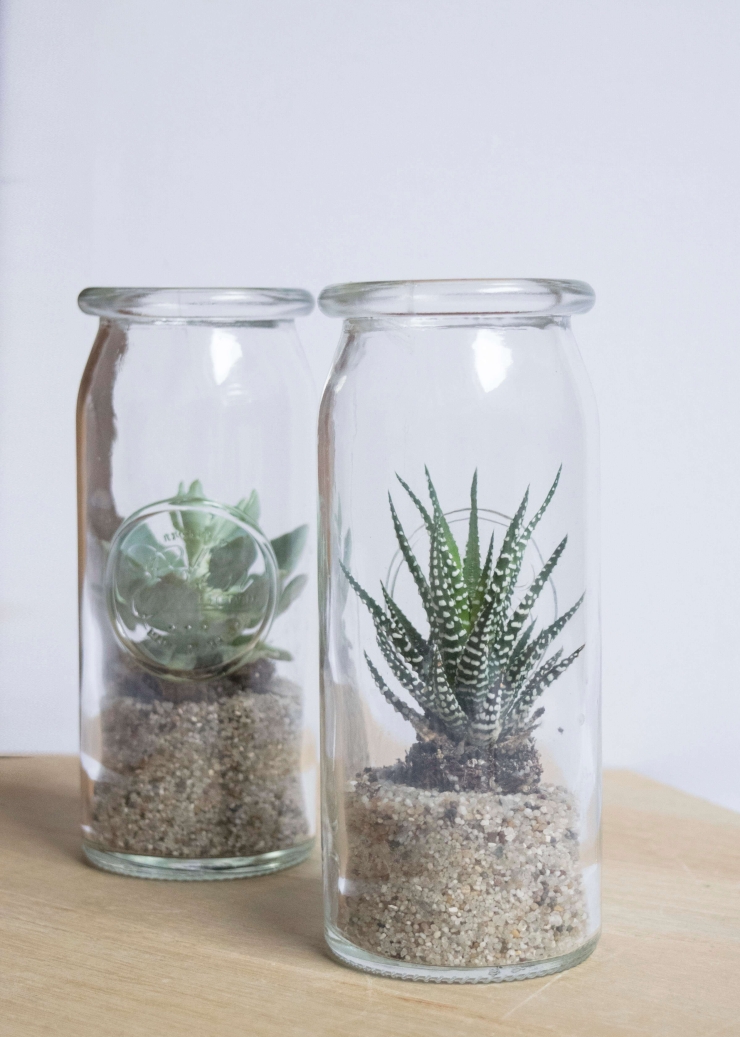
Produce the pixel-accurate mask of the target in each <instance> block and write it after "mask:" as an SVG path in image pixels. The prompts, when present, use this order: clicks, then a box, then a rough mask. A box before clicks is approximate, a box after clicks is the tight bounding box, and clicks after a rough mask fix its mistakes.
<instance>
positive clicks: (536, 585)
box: [506, 536, 568, 651]
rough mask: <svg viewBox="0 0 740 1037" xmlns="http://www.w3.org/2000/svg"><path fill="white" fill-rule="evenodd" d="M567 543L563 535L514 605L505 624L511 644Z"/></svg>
mask: <svg viewBox="0 0 740 1037" xmlns="http://www.w3.org/2000/svg"><path fill="white" fill-rule="evenodd" d="M567 543H568V538H567V536H566V537H563V539H562V540H561V541H560V543H559V544H558V546H557V547H556V548H555V550H554V551H553V553H552V554H551V555H550V557H549V558H548V559H547V561H546V562H545V564H544V565H543V566H542V568H541V569H540V571H539V573H538V574H537V576H535V578H534V580H533V581H532V583H531V584H530V587H529V589H528V591H527V593H526V594H525V595H524V597H523V598H522V600H521V601H520V602H519V604H518V606H517V607H516V609H515V611H514V614H513V615H512V617H511V619H510V620H509V622H508V623H507V624H506V634H507V640H509V637H508V635H511V634H513V635H514V637H513V638H512V646H513V644H514V643H515V641H516V638H517V637H518V636H519V632H520V630H521V628H522V627H523V626H524V624H525V623H526V622H527V620H528V619H529V614H530V612H531V611H532V609H533V608H534V605H535V602H536V601H537V598H538V597H539V596H540V594H541V593H542V589H543V587H544V586H545V584H546V583H547V581H548V580H549V579H550V577H551V576H552V572H553V569H554V568H555V566H556V565H557V564H558V562H559V560H560V556H561V555H562V553H563V551H564V550H565V547H566V544H567ZM512 651H513V647H512Z"/></svg>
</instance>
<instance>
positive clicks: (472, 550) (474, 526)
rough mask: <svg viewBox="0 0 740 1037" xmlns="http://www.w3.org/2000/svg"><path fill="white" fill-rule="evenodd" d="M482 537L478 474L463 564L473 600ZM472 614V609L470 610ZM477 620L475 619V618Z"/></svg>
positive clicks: (472, 497) (478, 574)
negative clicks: (479, 518) (479, 525)
mask: <svg viewBox="0 0 740 1037" xmlns="http://www.w3.org/2000/svg"><path fill="white" fill-rule="evenodd" d="M480 573H481V570H480V537H479V533H478V472H477V471H476V472H475V474H474V475H473V482H472V484H471V487H470V520H469V522H468V543H467V546H466V548H465V561H464V562H463V575H464V576H465V583H466V584H467V587H468V597H469V598H470V599H471V602H472V598H473V595H474V594H475V592H476V589H477V587H478V581H479V580H480ZM470 611H471V612H472V608H471V610H470ZM473 618H475V617H473Z"/></svg>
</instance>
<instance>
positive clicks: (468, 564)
mask: <svg viewBox="0 0 740 1037" xmlns="http://www.w3.org/2000/svg"><path fill="white" fill-rule="evenodd" d="M426 476H427V484H428V489H429V497H430V500H431V505H432V507H431V510H430V509H427V508H426V507H425V506H424V504H423V503H422V502H421V500H419V498H418V497H417V496H416V494H414V492H413V491H412V490H411V488H410V487H409V486H408V485H407V484H406V483H405V482H404V481H403V479H401V477H400V476H398V480H399V482H400V483H401V486H402V487H403V488H404V490H405V491H406V493H407V494H408V495H409V497H410V498H411V500H412V501H413V503H414V504H415V506H416V507H417V508H418V510H419V512H420V514H421V517H422V519H423V521H424V525H425V526H426V530H427V533H428V535H429V538H430V542H431V547H430V557H429V576H428V577H427V576H425V575H424V572H423V571H422V568H421V566H420V564H419V562H418V560H417V558H416V556H415V555H414V553H413V551H412V549H411V546H410V543H409V540H408V538H407V536H406V533H405V532H404V529H403V527H402V525H401V522H400V520H399V518H398V514H397V512H396V509H395V506H394V504H393V499H392V498H391V496H390V494H389V502H390V510H391V517H392V520H393V526H394V529H395V533H396V538H397V540H398V546H399V548H400V550H401V554H402V556H403V558H404V560H405V562H406V565H407V566H408V568H409V571H410V573H411V575H412V577H413V579H414V582H415V584H416V587H417V590H418V592H419V595H420V596H421V600H422V603H423V606H424V611H425V612H426V616H427V619H428V622H429V635H428V637H424V636H423V635H422V634H421V633H420V632H419V631H418V630H416V628H415V627H414V626H413V624H412V623H411V622H410V621H409V619H408V618H407V617H406V615H405V614H404V613H403V612H402V611H401V609H400V607H399V606H398V604H397V603H396V601H395V600H394V599H393V597H392V596H391V594H390V593H389V591H388V589H387V588H386V587H385V586H384V585H383V584H381V589H382V595H383V606H382V607H381V605H380V604H378V602H377V601H375V600H374V599H373V598H372V597H371V596H370V595H369V594H368V593H367V592H366V591H365V590H364V589H363V588H362V587H361V586H360V584H359V583H358V582H357V580H356V579H355V578H354V576H353V575H352V574H351V572H350V571H349V569H348V568H347V566H346V565H345V564H344V563H340V565H341V568H342V570H343V572H344V574H345V576H346V577H347V580H348V581H349V583H350V584H351V586H352V587H353V588H354V590H355V591H356V593H357V594H358V596H359V598H360V599H361V601H362V602H363V604H364V605H365V606H366V607H367V609H368V610H369V612H370V614H371V616H372V618H373V622H374V624H375V634H376V638H377V643H378V648H379V649H380V652H381V653H382V655H383V658H384V659H385V661H386V663H387V664H388V667H389V669H390V670H391V672H392V673H393V675H394V677H395V678H396V680H397V681H398V682H399V684H400V685H401V686H402V687H403V688H404V689H405V690H406V691H407V692H408V693H409V694H410V695H411V697H412V698H413V699H414V700H415V702H416V703H417V704H418V706H419V707H420V709H421V712H419V711H418V710H416V709H414V708H412V707H411V706H409V705H408V704H407V703H406V702H405V701H403V700H402V699H401V698H399V697H398V695H396V694H395V693H394V692H393V691H392V690H391V688H390V687H389V686H388V684H387V683H386V681H385V680H384V679H383V677H382V676H381V674H380V672H379V670H378V669H377V667H376V666H375V664H374V663H373V661H372V660H371V659H370V657H369V656H368V655H367V653H365V658H366V660H367V665H368V667H369V668H370V672H371V673H372V676H373V679H374V681H375V683H376V685H377V686H378V688H379V690H380V691H381V692H382V694H383V695H384V697H385V698H386V699H387V701H388V702H389V703H390V704H391V705H392V706H393V707H394V709H396V710H397V711H398V712H399V713H400V714H401V715H402V716H403V717H404V718H405V719H406V720H408V721H409V722H410V723H411V724H412V725H413V727H414V728H415V730H416V732H417V734H418V736H419V739H420V740H421V741H422V742H424V741H426V742H429V741H432V740H434V739H439V736H440V735H441V736H443V737H444V736H446V738H447V739H449V740H450V741H451V742H453V743H456V744H458V745H460V744H462V745H463V746H464V745H468V746H472V747H488V748H489V749H491V748H493V747H494V746H496V745H497V744H499V743H501V742H503V741H504V740H506V739H508V740H509V741H511V739H512V736H514V737H515V736H517V735H521V734H523V733H527V732H530V731H531V728H532V725H533V723H534V720H535V719H536V717H537V716H538V715H539V712H541V711H537V712H536V713H535V715H534V717H533V716H532V715H531V712H532V706H533V704H534V702H535V701H536V700H537V698H538V697H539V696H540V695H541V694H542V692H543V691H544V690H545V689H546V688H547V687H549V686H550V685H551V684H552V683H553V681H555V680H557V678H558V677H560V676H561V674H563V673H564V672H565V671H566V670H567V669H568V667H569V666H570V665H571V664H572V663H573V662H574V661H575V659H576V658H577V657H578V656H579V655H580V653H581V651H582V650H583V648H584V647H585V646H584V645H581V647H580V648H578V649H577V650H576V651H575V652H573V653H572V654H570V655H568V656H566V657H565V658H563V652H562V649H561V650H558V651H556V652H555V653H554V654H552V655H551V656H549V657H548V658H546V656H547V652H548V649H549V648H550V646H551V644H552V643H553V641H554V640H555V638H556V637H557V636H558V634H559V633H560V632H561V631H562V630H563V628H564V627H565V625H566V624H567V623H568V621H569V620H570V619H571V617H572V616H573V615H574V614H575V613H576V611H577V610H578V608H579V607H580V605H581V602H582V601H583V597H581V598H579V600H578V601H577V602H576V603H575V604H574V605H573V606H572V607H571V608H569V609H568V611H567V612H564V613H563V614H562V615H561V616H559V617H558V618H557V619H556V620H555V622H553V623H551V624H550V625H549V626H547V627H545V629H543V630H542V631H541V632H539V633H535V626H536V619H535V618H533V616H532V612H533V609H534V606H535V604H536V602H537V599H538V597H539V595H540V593H541V591H542V590H543V588H544V586H545V584H546V583H547V581H548V580H549V579H550V576H551V575H552V572H553V570H554V569H555V566H556V565H557V563H558V561H559V559H560V557H561V555H562V554H563V551H564V550H565V546H566V543H567V539H568V538H567V536H566V537H564V538H563V540H562V541H561V542H560V543H559V544H558V546H557V547H556V548H555V550H554V551H553V553H552V555H551V556H550V557H549V558H548V560H547V561H546V562H545V563H544V565H543V566H542V568H541V569H540V571H539V572H538V573H537V575H536V576H535V578H534V580H533V581H532V583H531V584H530V586H529V587H528V588H527V589H526V592H525V593H524V595H523V596H522V597H521V599H520V600H519V601H515V597H514V596H515V586H516V582H517V579H518V577H519V573H520V571H521V567H522V562H523V559H524V552H525V549H526V547H527V544H528V543H529V541H530V539H531V537H532V533H533V532H534V530H535V528H536V526H537V524H538V522H539V521H540V519H541V518H542V516H543V515H544V513H545V511H546V509H547V507H548V505H549V504H550V501H551V500H552V498H553V495H554V493H555V490H556V488H557V485H558V481H559V479H560V471H559V472H558V474H557V477H556V478H555V481H554V483H553V485H552V487H551V488H550V491H549V493H548V494H547V496H546V497H545V500H544V502H543V504H542V506H541V507H540V508H539V509H538V511H537V512H536V513H535V514H534V516H533V517H532V518H531V519H530V520H529V521H527V520H526V518H525V515H526V510H527V505H528V502H529V490H527V492H526V493H525V495H524V499H523V500H522V502H521V504H520V505H519V508H518V510H517V512H516V514H515V515H514V518H513V519H512V520H511V523H510V524H509V526H508V528H507V530H506V533H505V534H504V537H503V541H502V544H501V548H500V550H499V552H498V557H497V558H496V560H495V561H494V555H493V547H494V545H493V535H492V536H491V540H490V543H489V546H488V551H487V554H486V557H485V560H484V561H483V563H482V564H481V550H480V533H479V523H478V476H477V472H476V474H475V475H474V476H473V482H472V486H471V491H470V520H469V525H468V537H467V545H466V547H465V553H464V556H461V553H460V549H459V547H458V545H457V543H456V542H455V538H454V537H453V535H452V531H451V529H450V526H449V523H448V521H447V519H446V518H445V515H444V512H443V511H442V508H441V506H440V503H439V499H438V497H437V493H436V491H435V488H434V485H433V483H432V480H431V477H430V475H429V471H428V469H427V470H426Z"/></svg>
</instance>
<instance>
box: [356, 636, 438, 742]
mask: <svg viewBox="0 0 740 1037" xmlns="http://www.w3.org/2000/svg"><path fill="white" fill-rule="evenodd" d="M365 662H366V663H367V665H368V669H369V670H370V673H371V674H372V676H373V680H374V681H375V684H376V685H377V688H378V690H379V691H380V693H381V695H382V696H383V698H384V699H385V700H386V702H389V703H390V705H391V706H393V708H394V709H395V710H396V712H397V713H400V714H401V716H402V717H403V718H404V720H408V722H409V723H410V724H411V726H412V727H413V728H414V730H415V731H416V732H417V734H418V735H420V737H422V738H425V739H428V738H429V737H430V736H431V734H432V732H431V731H430V729H429V726H428V725H427V723H426V722H425V720H424V717H423V716H422V715H421V714H420V713H417V712H416V710H415V709H412V708H411V706H408V705H407V704H406V703H405V702H404V701H403V699H400V698H399V697H398V695H394V694H393V692H392V691H391V689H390V688H389V687H388V685H387V684H386V683H385V681H384V680H383V678H382V677H381V676H380V674H379V673H378V670H377V669H376V667H375V666H374V665H373V661H372V659H371V658H370V656H369V655H368V654H367V652H365Z"/></svg>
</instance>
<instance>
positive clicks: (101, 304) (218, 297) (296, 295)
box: [77, 288, 314, 324]
mask: <svg viewBox="0 0 740 1037" xmlns="http://www.w3.org/2000/svg"><path fill="white" fill-rule="evenodd" d="M77 304H78V306H79V307H80V309H81V310H82V311H83V313H90V314H92V315H94V316H96V317H102V318H103V319H108V320H114V321H115V320H118V321H137V322H142V323H147V322H155V323H158V322H161V321H173V322H177V323H187V322H190V321H192V322H194V323H206V324H227V323H228V324H231V323H249V322H251V321H273V320H292V319H293V318H294V317H303V316H305V315H306V314H308V313H310V312H311V310H312V309H313V307H314V298H313V296H312V295H311V293H310V292H307V291H305V290H304V289H303V288H85V290H84V291H82V292H80V294H79V296H78V299H77Z"/></svg>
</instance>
